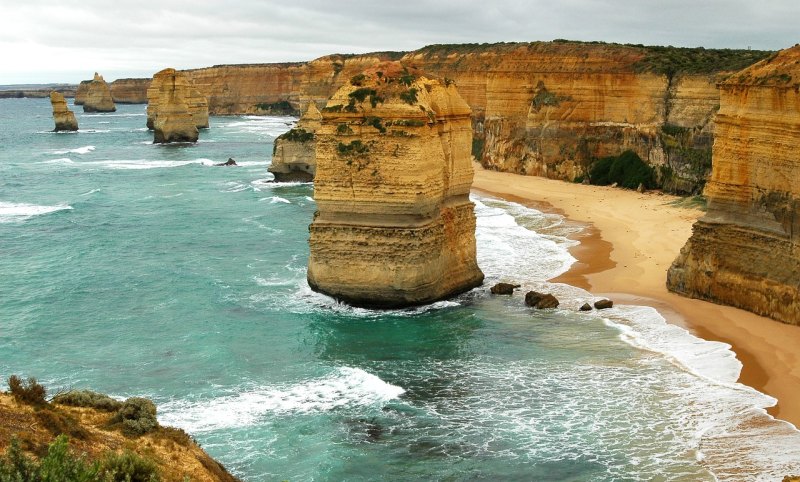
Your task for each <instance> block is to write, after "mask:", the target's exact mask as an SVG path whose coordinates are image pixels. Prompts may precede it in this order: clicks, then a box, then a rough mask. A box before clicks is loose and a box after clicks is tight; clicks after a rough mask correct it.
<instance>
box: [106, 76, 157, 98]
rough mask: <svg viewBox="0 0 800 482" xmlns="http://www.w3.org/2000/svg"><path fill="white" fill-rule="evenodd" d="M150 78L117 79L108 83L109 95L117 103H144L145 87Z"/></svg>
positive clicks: (147, 85)
mask: <svg viewBox="0 0 800 482" xmlns="http://www.w3.org/2000/svg"><path fill="white" fill-rule="evenodd" d="M151 81H152V79H117V80H115V81H113V82H111V84H110V86H109V87H110V89H111V97H112V98H113V99H114V102H116V103H117V104H146V103H147V88H148V87H150V82H151Z"/></svg>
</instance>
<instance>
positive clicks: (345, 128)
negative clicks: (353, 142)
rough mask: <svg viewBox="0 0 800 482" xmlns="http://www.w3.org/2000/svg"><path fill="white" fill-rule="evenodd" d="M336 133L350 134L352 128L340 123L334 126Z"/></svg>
mask: <svg viewBox="0 0 800 482" xmlns="http://www.w3.org/2000/svg"><path fill="white" fill-rule="evenodd" d="M336 133H337V134H339V135H345V134H352V133H353V129H351V128H350V126H349V125H347V124H345V123H342V124H339V125H338V126H336Z"/></svg>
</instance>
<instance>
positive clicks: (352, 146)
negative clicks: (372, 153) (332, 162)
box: [336, 141, 369, 156]
mask: <svg viewBox="0 0 800 482" xmlns="http://www.w3.org/2000/svg"><path fill="white" fill-rule="evenodd" d="M336 152H337V153H338V154H339V155H340V156H349V155H360V154H366V153H367V152H369V146H368V145H367V144H364V143H363V142H361V141H353V142H351V143H349V144H344V143H341V142H340V143H339V144H338V145H337V146H336Z"/></svg>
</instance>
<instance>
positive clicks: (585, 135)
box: [185, 41, 769, 193]
mask: <svg viewBox="0 0 800 482" xmlns="http://www.w3.org/2000/svg"><path fill="white" fill-rule="evenodd" d="M768 54H769V52H763V51H749V50H739V51H737V50H727V49H724V50H714V49H702V48H697V49H686V48H673V47H644V46H641V45H618V44H602V43H595V42H592V43H586V42H569V41H554V42H532V43H500V44H481V45H478V44H465V45H432V46H428V47H424V48H422V49H419V50H417V51H414V52H408V53H405V52H378V53H370V54H363V55H329V56H326V57H321V58H319V59H316V60H313V61H310V62H297V63H283V64H256V65H253V64H251V65H219V66H214V67H208V68H204V69H195V70H187V71H185V73H186V75H187V76H188V77H189V78H190V80H192V81H193V82H194V83H195V84H196V85H197V88H198V90H199V91H200V92H201V93H202V94H203V95H205V96H206V97H207V98H208V101H209V110H210V112H211V113H214V114H222V115H226V114H267V113H270V114H285V113H291V112H292V110H294V112H293V113H294V114H295V115H297V114H299V113H300V112H304V111H305V108H306V106H307V105H308V104H309V103H310V102H316V103H317V105H324V102H325V101H326V100H327V99H328V98H329V97H330V96H331V95H332V94H333V93H334V92H335V91H336V90H337V89H338V88H340V87H341V86H342V85H344V84H346V83H347V81H348V80H349V79H350V78H351V77H352V76H354V75H356V74H358V73H359V72H361V71H363V70H365V69H368V68H371V67H374V66H375V65H377V64H378V63H380V62H383V61H386V60H401V61H402V62H404V63H405V64H406V65H413V66H416V67H418V68H419V69H421V70H422V71H425V72H429V73H430V74H432V75H436V76H437V77H439V78H448V79H451V80H454V81H455V82H456V85H457V86H458V89H459V92H460V93H461V96H462V97H463V98H464V100H465V101H466V102H467V104H469V106H470V108H471V109H472V112H473V154H474V155H475V157H476V158H477V159H478V160H479V161H480V162H481V163H482V164H483V165H484V167H487V168H490V169H497V170H502V171H507V172H515V173H519V174H527V175H540V176H546V177H551V178H559V179H566V180H573V179H575V178H576V177H578V176H581V175H583V174H585V173H586V172H587V168H588V166H589V164H591V163H592V162H593V160H594V159H596V158H599V157H604V156H611V155H619V154H620V153H622V152H624V151H626V150H632V151H634V152H636V154H637V155H639V156H640V157H641V158H642V159H644V160H645V161H646V162H647V163H648V164H649V165H650V166H652V167H653V168H654V169H655V170H656V176H657V180H658V184H659V186H663V187H664V188H665V189H666V190H669V191H672V192H680V193H693V192H700V190H702V187H703V185H704V183H705V180H706V178H707V175H708V173H709V171H710V167H711V164H710V162H711V144H712V142H713V135H714V122H713V119H714V116H715V115H716V112H717V109H718V108H719V93H718V91H717V88H716V84H717V83H718V82H719V81H721V80H723V79H724V78H725V76H727V75H728V74H730V73H731V72H735V71H738V70H741V69H742V68H744V67H746V66H748V65H750V64H753V63H755V62H756V61H757V60H760V59H761V58H764V57H766V56H767V55H768Z"/></svg>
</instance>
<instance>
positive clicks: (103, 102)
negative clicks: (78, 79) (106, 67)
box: [83, 72, 117, 112]
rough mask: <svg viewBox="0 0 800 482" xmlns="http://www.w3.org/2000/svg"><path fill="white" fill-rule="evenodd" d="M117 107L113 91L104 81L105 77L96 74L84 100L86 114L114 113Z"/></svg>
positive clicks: (89, 84)
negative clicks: (112, 95) (112, 94)
mask: <svg viewBox="0 0 800 482" xmlns="http://www.w3.org/2000/svg"><path fill="white" fill-rule="evenodd" d="M116 110H117V106H116V105H114V100H113V99H112V98H111V90H110V89H109V88H108V84H106V81H105V80H103V76H102V75H100V74H98V73H97V72H95V73H94V79H92V81H91V82H89V83H88V85H87V86H86V95H85V97H84V98H83V111H84V112H114V111H116Z"/></svg>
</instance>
